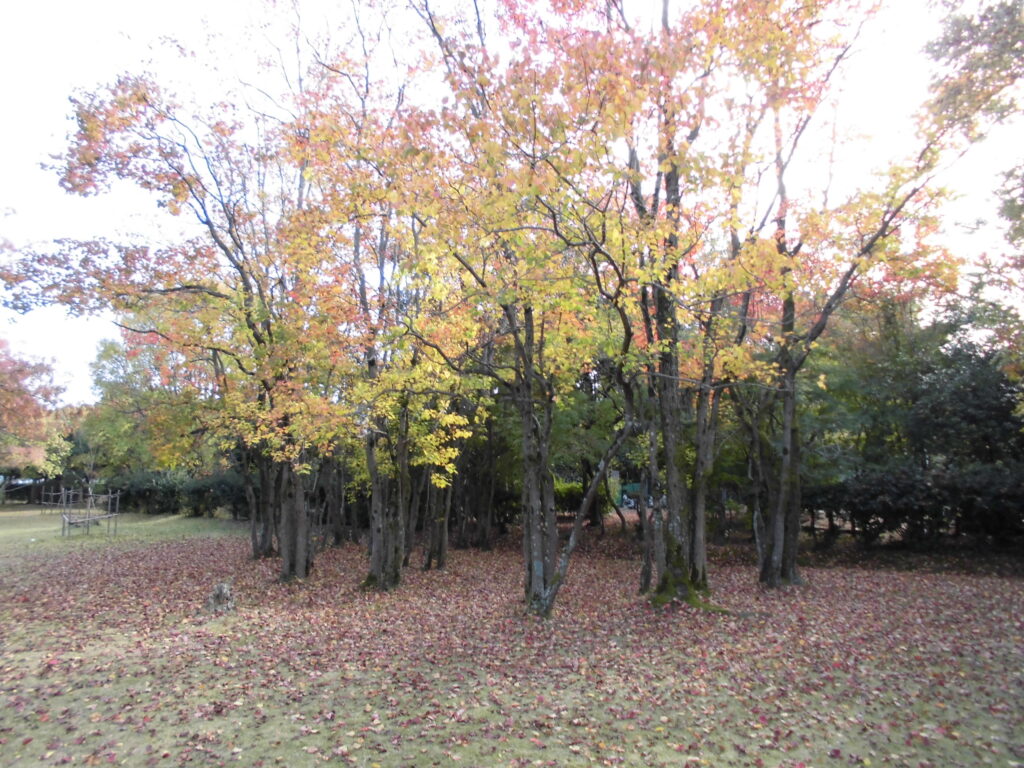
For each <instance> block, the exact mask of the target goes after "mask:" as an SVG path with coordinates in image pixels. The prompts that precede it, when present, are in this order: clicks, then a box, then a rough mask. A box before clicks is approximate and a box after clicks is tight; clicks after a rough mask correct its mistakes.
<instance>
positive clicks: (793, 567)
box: [782, 376, 803, 584]
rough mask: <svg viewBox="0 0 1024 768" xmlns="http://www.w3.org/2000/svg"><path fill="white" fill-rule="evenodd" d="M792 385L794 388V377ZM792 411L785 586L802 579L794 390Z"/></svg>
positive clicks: (798, 471)
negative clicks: (799, 555) (799, 564)
mask: <svg viewBox="0 0 1024 768" xmlns="http://www.w3.org/2000/svg"><path fill="white" fill-rule="evenodd" d="M793 384H794V387H795V384H796V377H795V376H794V380H793ZM792 409H793V415H792V420H791V423H790V430H791V432H792V434H791V435H790V439H789V446H790V452H791V454H792V458H791V460H790V463H789V475H788V477H787V478H786V481H787V484H788V487H789V491H788V493H787V496H788V499H787V504H786V522H785V541H784V544H783V548H782V581H783V582H784V583H786V584H802V583H803V579H802V578H800V573H799V571H798V570H797V564H796V558H797V554H798V550H799V545H800V518H801V517H802V510H801V507H802V506H803V504H802V499H801V497H800V424H799V419H798V416H797V413H796V390H795V389H794V394H793V405H792Z"/></svg>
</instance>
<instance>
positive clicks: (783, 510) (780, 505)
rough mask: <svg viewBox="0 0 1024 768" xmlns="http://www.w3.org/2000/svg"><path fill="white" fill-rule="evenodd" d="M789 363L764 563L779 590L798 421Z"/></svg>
mask: <svg viewBox="0 0 1024 768" xmlns="http://www.w3.org/2000/svg"><path fill="white" fill-rule="evenodd" d="M788 362H789V361H788V360H786V361H785V363H784V366H783V378H782V382H781V384H780V390H781V392H780V394H781V396H782V451H781V452H782V456H781V460H780V462H779V475H778V477H779V487H778V492H777V494H776V497H775V499H774V503H773V504H772V505H771V509H770V511H769V517H768V525H767V531H766V534H767V535H766V537H765V539H766V540H765V553H764V557H763V559H762V562H761V576H760V580H761V583H762V584H765V585H766V586H769V587H779V586H781V585H782V582H783V572H782V559H783V558H782V556H783V551H784V549H785V545H786V519H787V517H789V516H790V506H789V504H790V496H791V493H792V490H793V488H792V479H793V437H794V425H795V419H796V371H795V370H794V369H793V366H792V365H789V364H788Z"/></svg>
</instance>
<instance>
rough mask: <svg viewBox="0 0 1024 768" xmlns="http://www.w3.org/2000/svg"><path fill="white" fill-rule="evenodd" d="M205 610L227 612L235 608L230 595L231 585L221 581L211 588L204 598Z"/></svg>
mask: <svg viewBox="0 0 1024 768" xmlns="http://www.w3.org/2000/svg"><path fill="white" fill-rule="evenodd" d="M206 610H207V612H209V613H227V612H228V611H233V610H235V599H234V597H233V596H232V595H231V585H230V584H227V583H225V582H221V583H220V584H218V585H217V586H215V587H214V588H213V592H211V593H210V596H209V597H208V598H206Z"/></svg>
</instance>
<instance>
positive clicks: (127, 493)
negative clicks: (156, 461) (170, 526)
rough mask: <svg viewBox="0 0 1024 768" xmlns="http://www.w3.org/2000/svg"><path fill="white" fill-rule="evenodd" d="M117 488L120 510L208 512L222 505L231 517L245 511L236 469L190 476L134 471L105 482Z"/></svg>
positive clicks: (151, 512) (159, 512) (200, 513)
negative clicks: (234, 470)
mask: <svg viewBox="0 0 1024 768" xmlns="http://www.w3.org/2000/svg"><path fill="white" fill-rule="evenodd" d="M108 485H109V486H110V488H111V489H115V490H120V491H121V509H122V510H125V511H128V510H130V511H135V512H144V513H147V514H152V515H164V514H181V513H185V514H192V515H196V516H200V515H212V514H213V513H214V511H215V510H217V509H219V508H221V507H224V508H226V509H228V510H229V511H230V512H231V515H232V517H236V518H237V517H240V516H243V515H244V514H245V513H246V509H247V506H246V500H245V491H244V488H243V484H242V478H241V476H240V475H238V474H237V473H236V472H219V473H216V474H213V475H206V476H202V477H191V476H189V475H187V474H185V473H183V472H159V471H151V472H135V473H132V474H130V475H124V476H121V477H118V478H115V479H114V480H112V481H111V482H110V483H108Z"/></svg>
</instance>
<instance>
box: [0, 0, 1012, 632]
mask: <svg viewBox="0 0 1024 768" xmlns="http://www.w3.org/2000/svg"><path fill="white" fill-rule="evenodd" d="M872 5H873V4H871V3H860V2H857V1H856V0H811V1H810V2H808V1H806V0H801V1H800V2H794V1H793V0H757V1H756V2H748V1H746V0H744V1H742V2H740V1H739V0H708V1H707V2H701V3H683V2H670V0H664V2H663V4H662V6H661V8H660V9H659V13H658V15H657V16H656V17H650V18H648V17H645V16H644V15H643V14H637V13H634V9H632V8H631V7H630V6H629V5H628V4H626V3H624V2H621V1H618V2H617V1H616V0H606V1H605V2H590V1H589V0H572V1H568V2H567V1H565V0H551V2H545V1H544V0H528V1H526V2H520V1H519V0H500V1H499V2H496V3H495V4H493V5H489V4H483V3H480V4H477V3H474V4H473V5H472V7H471V8H469V9H468V10H467V7H464V6H463V5H458V4H452V5H451V6H448V5H445V6H443V7H442V6H440V5H435V4H434V3H430V2H428V1H427V0H410V1H409V2H408V3H407V4H400V3H396V4H393V5H389V4H387V3H377V4H353V10H352V11H351V14H350V18H349V19H348V22H347V25H346V26H345V29H344V30H342V31H336V30H335V31H334V32H336V33H337V34H343V35H346V36H347V37H346V38H345V39H344V40H343V42H342V44H340V45H339V44H338V43H337V41H335V42H333V43H331V44H328V43H327V42H323V43H315V42H310V38H309V37H308V30H302V29H295V30H293V38H292V42H291V45H292V46H293V47H294V48H295V49H296V51H300V50H301V51H302V55H297V56H296V57H294V58H295V60H296V61H297V62H298V63H297V64H294V65H293V64H289V65H287V66H286V65H284V64H281V63H280V60H278V61H277V63H276V64H275V65H274V66H273V67H271V68H270V69H268V70H267V71H266V72H265V73H264V76H265V77H266V79H267V80H266V81H267V82H279V81H280V82H283V83H284V85H283V86H281V87H280V88H279V89H277V90H273V91H271V90H270V87H269V86H261V87H260V88H258V89H257V88H254V87H251V86H250V87H248V90H245V89H243V92H244V97H238V98H227V99H225V100H223V101H218V103H215V104H193V103H188V102H186V101H179V100H178V98H177V97H176V96H175V95H174V94H172V93H169V92H168V91H166V90H165V88H164V87H163V86H162V84H161V83H160V82H158V81H157V79H156V78H154V77H153V76H151V75H147V74H144V73H131V74H126V75H124V76H122V77H120V78H119V79H118V80H117V81H116V82H115V83H113V84H112V85H110V86H109V87H106V88H102V89H99V90H97V91H95V92H93V93H88V94H83V95H78V96H76V97H75V98H74V99H73V102H72V103H73V106H74V118H75V121H76V127H75V129H74V131H73V133H72V135H71V136H70V139H69V145H68V149H67V152H66V155H65V156H64V157H63V159H62V161H61V167H60V173H61V176H60V183H61V184H62V186H63V187H64V188H65V189H66V190H67V191H68V192H70V193H73V194H79V195H93V194H102V193H104V191H105V190H107V189H109V188H110V186H111V185H112V184H115V183H116V184H119V185H123V184H130V185H134V186H135V187H137V188H138V189H140V190H142V191H144V192H145V193H148V194H150V195H151V196H152V198H153V201H154V203H155V204H156V207H157V208H158V210H159V212H160V214H161V215H168V216H178V217H180V218H181V219H183V220H187V221H188V222H189V223H190V224H189V225H190V227H191V229H190V230H189V231H190V232H191V233H192V234H191V235H190V236H188V237H183V238H182V239H181V240H180V242H177V243H174V244H173V245H170V246H160V247H157V246H153V245H151V244H147V243H114V242H108V241H105V240H96V241H89V242H81V241H74V242H70V241H62V242H58V243H56V244H55V245H54V247H53V249H51V250H49V251H47V252H31V253H29V252H25V253H22V254H20V255H19V258H17V259H16V260H14V261H12V262H10V263H9V264H8V265H7V266H6V267H5V268H4V277H5V279H6V281H7V282H8V284H9V285H10V292H9V295H8V299H7V303H8V304H9V305H10V306H13V307H15V308H18V309H23V310H24V309H28V308H31V307H33V306H36V305H38V304H40V303H52V302H59V303H61V304H64V305H65V306H67V307H68V308H69V310H70V311H71V312H74V313H87V312H93V311H98V310H108V311H113V312H114V313H115V314H116V316H117V318H118V323H119V324H120V326H121V327H122V328H123V330H124V335H123V340H122V343H121V344H120V345H109V346H107V347H105V348H104V349H103V350H102V352H101V354H100V357H99V358H98V360H97V362H96V365H95V369H94V377H95V380H96V382H97V393H98V395H99V396H100V400H99V402H98V403H97V404H96V405H95V406H93V407H92V408H90V409H88V412H87V413H86V414H84V415H83V416H82V417H81V418H80V419H78V421H77V424H76V431H75V447H74V450H73V453H72V458H71V459H70V460H68V461H74V460H75V457H78V459H77V460H78V461H79V462H86V458H87V459H88V462H87V463H89V466H90V467H91V470H90V471H93V472H94V473H98V475H99V476H100V477H101V478H103V479H106V480H107V481H108V482H110V483H119V484H120V485H121V486H122V487H127V488H136V489H137V493H138V500H139V502H140V503H142V504H145V505H147V506H149V508H150V509H154V508H156V507H157V506H159V505H158V504H157V501H156V499H157V497H159V495H160V494H159V493H157V492H156V491H155V490H154V489H155V488H156V485H155V484H158V483H156V480H155V478H163V480H161V481H160V482H162V483H164V486H165V487H166V488H167V489H168V492H169V493H170V498H172V499H174V500H175V501H174V502H173V503H172V504H171V505H170V506H174V505H175V504H180V503H181V502H182V499H183V498H184V497H183V494H185V495H187V497H188V499H189V502H188V503H189V504H190V505H192V506H193V507H194V508H195V509H196V510H197V511H203V510H205V509H210V508H212V507H214V506H217V505H227V506H232V505H234V506H233V509H234V513H235V514H236V515H239V516H245V517H247V518H248V519H249V521H250V524H251V538H252V552H253V556H254V557H270V556H274V557H278V558H279V559H280V564H281V565H280V573H281V577H282V578H284V579H290V578H299V579H301V578H305V577H306V576H307V575H308V574H309V572H310V569H311V568H312V567H313V565H314V562H315V558H316V553H317V551H318V550H319V549H320V548H322V547H324V546H329V545H332V544H336V543H340V542H342V541H345V540H351V539H360V540H363V541H364V542H365V544H366V546H367V552H368V566H367V572H366V574H365V583H366V585H367V586H368V587H375V588H380V589H392V588H395V587H397V586H398V585H399V584H400V582H401V579H402V572H403V568H406V567H411V566H412V565H413V562H412V555H413V544H414V542H416V541H421V542H422V543H423V548H422V551H423V561H422V563H421V564H422V566H423V567H426V568H430V567H434V566H436V567H443V566H444V564H445V558H446V549H447V546H448V543H449V541H450V540H454V541H455V543H456V544H458V545H460V546H483V547H487V546H490V545H491V544H492V543H493V541H494V539H495V537H496V536H497V535H498V534H499V532H502V531H506V530H509V529H511V528H513V527H514V528H515V529H516V530H521V535H522V551H523V586H524V597H525V600H526V604H527V608H528V610H530V611H531V612H534V613H537V614H540V615H546V614H548V613H549V612H550V611H551V609H552V607H553V606H554V604H555V601H556V599H557V595H558V592H559V588H560V586H561V585H562V584H563V583H564V581H565V578H566V576H567V573H568V569H569V567H570V563H571V556H572V554H573V551H574V549H575V548H576V547H577V545H578V544H579V541H580V538H581V536H582V534H583V528H584V526H585V525H587V524H603V523H602V520H603V516H604V513H605V512H610V511H611V509H612V507H613V506H614V505H619V506H615V511H618V512H619V513H620V515H624V512H623V510H622V509H621V504H622V502H620V500H619V493H618V488H619V487H621V486H622V485H625V484H629V485H632V486H635V487H637V488H639V489H640V490H639V491H637V492H635V493H633V494H632V497H631V498H634V499H635V506H636V509H635V512H636V514H637V518H638V526H637V530H638V535H639V536H640V537H641V539H642V544H643V546H642V551H643V556H642V562H641V564H640V566H639V574H638V579H639V583H640V588H641V590H643V591H650V592H652V593H653V594H654V596H655V599H656V600H658V601H666V600H671V599H687V600H693V599H697V597H698V596H699V595H700V594H701V593H702V592H703V591H705V590H706V589H707V586H708V542H709V539H710V538H712V537H713V536H721V535H724V532H725V524H726V520H727V517H732V518H734V519H739V520H742V522H743V526H744V529H745V531H746V532H748V533H749V534H750V535H752V536H753V538H754V539H755V542H756V547H757V553H758V562H759V576H758V578H759V579H760V580H761V581H762V582H763V583H764V584H765V585H767V586H769V587H778V586H780V585H783V584H793V583H799V581H800V574H799V571H798V568H797V555H798V548H799V544H800V539H801V531H802V530H803V528H804V526H805V525H806V521H807V518H808V517H810V519H811V521H812V523H815V525H816V521H817V519H818V518H820V517H821V516H822V515H824V516H825V517H826V519H827V523H826V527H825V529H824V532H822V530H820V529H819V528H817V527H815V531H816V535H819V536H824V537H826V538H834V537H835V536H837V535H838V534H839V532H840V531H841V530H843V529H848V528H850V527H852V530H853V531H855V532H856V533H858V534H859V535H860V536H861V537H862V539H863V541H865V542H866V543H871V542H873V541H876V540H878V539H880V538H883V537H893V536H902V537H903V538H904V539H905V540H907V541H917V542H926V541H931V540H934V538H935V537H937V536H939V535H944V534H949V533H958V534H971V535H977V536H987V537H990V538H992V539H1000V540H1006V539H1007V538H1008V537H1014V536H1019V535H1020V534H1021V533H1024V519H1022V513H1021V510H1022V509H1024V506H1022V504H1021V501H1022V500H1024V488H1022V481H1021V478H1022V477H1024V474H1022V473H1021V471H1020V470H1021V462H1022V461H1024V438H1022V435H1021V428H1022V426H1024V424H1022V421H1021V416H1020V412H1019V410H1018V407H1019V395H1020V391H1019V386H1018V385H1017V383H1016V380H1015V379H1014V378H1013V377H1014V375H1015V372H1016V371H1017V370H1018V368H1019V366H1018V365H1017V363H1016V358H1015V355H1014V351H1015V342H1014V339H1015V338H1017V336H1016V335H1017V334H1018V329H1019V327H1020V325H1019V318H1018V317H1017V315H1016V313H1015V312H1014V310H1013V308H1012V303H1013V296H1014V291H1018V290H1019V286H1018V283H1017V280H1016V277H1017V276H1019V263H1015V262H1014V261H1013V259H1012V258H1009V257H1008V258H1007V259H1004V260H1001V261H998V260H995V259H994V258H992V259H990V260H989V262H987V263H984V264H982V266H983V267H984V269H983V270H982V272H980V273H976V274H974V276H973V278H970V277H969V271H968V270H966V269H962V268H961V266H962V263H963V261H964V257H965V256H966V254H953V253H949V252H948V251H946V250H945V249H943V248H942V247H940V245H939V244H938V243H939V238H938V237H937V232H938V228H939V221H938V219H937V217H938V215H939V212H940V205H941V202H942V200H943V195H944V193H943V191H942V190H941V189H939V188H938V187H937V185H936V183H935V179H936V177H937V175H938V174H939V173H940V171H941V170H942V169H943V168H945V167H946V166H947V165H948V163H949V162H950V161H951V159H953V158H955V157H956V156H958V155H960V154H962V153H963V152H964V151H966V150H967V148H968V147H969V146H970V144H971V143H972V142H974V141H977V140H979V139H980V138H982V136H983V134H984V132H985V130H986V127H987V126H990V125H992V124H993V123H994V122H997V121H1001V120H1006V119H1012V118H1013V116H1014V115H1015V114H1017V113H1019V108H1018V107H1019V105H1018V104H1017V103H1016V102H1015V101H1014V98H1015V94H1016V93H1017V90H1016V89H1017V88H1018V81H1019V76H1020V67H1021V64H1020V62H1021V61H1024V56H1022V55H1021V47H1022V45H1024V42H1022V40H1024V35H1022V28H1024V15H1022V9H1021V3H1020V2H1019V0H1017V1H1015V2H1005V1H1004V2H996V3H992V4H990V5H989V6H988V7H986V8H984V9H982V11H981V12H980V13H978V14H974V15H972V13H971V11H970V10H968V9H956V8H954V9H953V10H954V11H955V12H953V13H952V15H951V16H950V18H949V20H948V21H947V23H946V27H945V30H946V31H945V34H944V36H943V37H942V38H941V39H939V40H937V41H936V42H935V43H934V45H933V48H932V49H931V50H930V53H931V55H932V56H933V57H934V58H935V60H936V62H937V63H938V64H937V66H939V70H938V74H936V76H935V81H934V84H933V98H932V100H931V102H929V103H928V104H924V105H922V107H921V110H920V113H919V120H918V128H917V134H916V138H915V140H914V143H913V147H912V150H911V151H910V152H909V153H908V154H907V156H906V157H905V158H904V159H902V160H899V161H896V162H893V161H890V160H889V159H888V158H886V157H884V155H883V154H882V153H880V154H879V157H878V159H877V161H876V159H875V158H874V157H872V156H870V152H869V148H866V147H865V146H863V145H854V144H849V145H847V144H844V143H842V142H841V141H839V140H838V139H836V130H835V125H834V120H833V118H832V117H830V115H832V114H833V112H832V106H833V104H834V102H835V100H836V99H837V98H842V96H841V86H842V83H843V76H844V73H845V71H846V68H847V66H848V64H849V60H850V59H851V57H852V56H854V55H855V54H854V51H855V48H856V45H857V41H858V38H859V36H860V35H861V34H864V29H865V28H866V27H865V24H866V22H868V20H869V19H870V16H871V14H872V13H873V9H872V8H871V6H872ZM269 12H270V11H269V9H268V13H269ZM324 39H325V40H326V39H327V38H326V37H325V38H324ZM282 60H283V57H282ZM275 78H276V79H275ZM880 119H884V116H883V117H881V118H880ZM849 152H857V153H863V154H864V158H863V161H862V162H861V163H860V164H859V165H860V166H861V167H860V168H858V169H857V170H858V172H860V171H863V170H864V169H865V168H868V169H870V170H871V172H870V173H863V174H862V175H860V176H857V175H855V174H851V173H850V172H849V170H848V166H843V165H840V164H836V163H834V162H833V161H834V158H835V157H837V156H841V155H843V153H849ZM876 162H877V166H875V165H874V164H875V163H876ZM844 168H846V169H847V170H844ZM1019 176H1020V171H1019V169H1018V170H1016V171H1011V172H1010V173H1009V174H1008V176H1007V186H1006V189H1005V190H1004V205H1003V208H1002V213H1003V215H1004V216H1005V217H1006V218H1007V219H1008V220H1009V223H1010V225H1011V230H1010V232H1011V246H1012V247H1018V248H1019V244H1020V237H1019V236H1020V227H1021V225H1020V211H1021V204H1020V200H1019V183H1018V182H1019ZM1014 238H1016V239H1014ZM1018 259H1019V256H1018ZM970 279H973V281H974V282H973V283H972V286H971V287H970V288H969V289H968V288H965V286H967V285H968V282H969V280H970ZM993 291H996V293H993ZM1017 295H1018V296H1019V293H1018V294H1017ZM993 297H995V298H993ZM1007 297H1009V298H1007ZM5 360H6V359H5V358H3V359H0V364H2V368H3V370H8V369H10V370H12V371H13V369H12V367H11V366H10V365H8V363H7V362H5ZM3 370H0V373H3ZM12 375H20V376H22V378H24V377H25V375H27V374H24V373H23V374H17V373H16V372H12ZM3 389H4V390H5V391H6V390H7V389H8V388H7V386H6V385H3ZM16 389H17V386H14V387H12V391H13V390H16ZM22 391H25V392H30V390H26V389H24V387H22ZM4 407H6V405H5V406H4ZM25 423H26V424H27V423H28V422H25ZM3 439H4V440H7V432H4V433H3ZM83 457H84V458H83ZM168 478H178V480H176V481H173V482H172V481H171V480H169V479H168ZM147 483H149V487H150V495H149V496H148V497H146V496H145V494H144V493H143V492H142V488H143V487H144V486H146V484H147ZM186 491H187V493H186ZM147 499H148V501H147ZM569 519H571V525H566V524H565V523H566V520H569ZM624 519H625V518H624V517H623V520H624ZM560 522H561V523H563V524H562V525H561V527H560Z"/></svg>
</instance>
